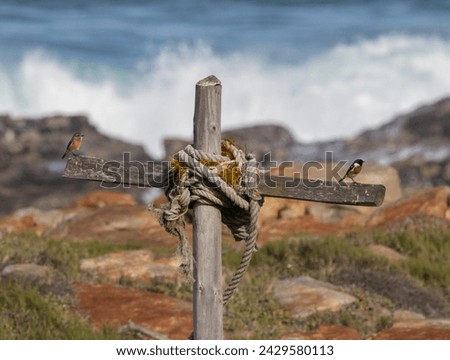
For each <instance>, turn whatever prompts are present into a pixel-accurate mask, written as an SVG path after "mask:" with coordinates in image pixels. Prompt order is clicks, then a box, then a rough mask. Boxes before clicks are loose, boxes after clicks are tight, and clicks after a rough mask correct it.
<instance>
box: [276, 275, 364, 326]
mask: <svg viewBox="0 0 450 360" xmlns="http://www.w3.org/2000/svg"><path fill="white" fill-rule="evenodd" d="M271 291H272V292H273V294H274V296H275V298H276V299H277V300H278V301H279V302H280V304H281V305H282V306H283V307H285V308H287V309H288V311H289V312H290V313H291V314H292V316H294V317H296V318H306V317H308V316H310V315H312V314H314V313H315V312H317V311H326V310H327V311H333V312H335V311H339V310H340V309H342V308H344V307H346V306H348V305H350V304H352V303H354V302H355V301H356V298H354V297H353V296H351V295H349V294H346V293H344V292H341V291H339V290H338V289H337V288H336V287H335V286H333V285H331V284H328V283H325V282H322V281H318V280H314V279H312V278H310V277H308V276H300V277H297V278H293V279H286V280H275V281H274V282H273V283H272V284H271Z"/></svg>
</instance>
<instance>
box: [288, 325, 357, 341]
mask: <svg viewBox="0 0 450 360" xmlns="http://www.w3.org/2000/svg"><path fill="white" fill-rule="evenodd" d="M280 339H281V340H360V339H361V336H360V335H359V333H358V332H357V331H356V330H355V329H352V328H350V327H346V326H338V325H330V324H322V325H320V326H319V328H318V329H317V330H316V331H313V332H303V331H298V332H291V333H287V334H284V335H283V336H281V337H280Z"/></svg>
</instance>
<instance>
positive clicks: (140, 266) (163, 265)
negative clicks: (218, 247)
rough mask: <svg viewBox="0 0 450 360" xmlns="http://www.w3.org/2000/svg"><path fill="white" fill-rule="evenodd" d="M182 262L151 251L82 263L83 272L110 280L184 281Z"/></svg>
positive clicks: (104, 257) (135, 252)
mask: <svg viewBox="0 0 450 360" xmlns="http://www.w3.org/2000/svg"><path fill="white" fill-rule="evenodd" d="M179 265H180V260H177V259H176V258H175V257H173V256H172V257H158V258H156V257H155V255H153V253H152V252H151V251H149V250H134V251H121V252H116V253H110V254H107V255H103V256H99V257H96V258H91V259H85V260H82V261H81V265H80V268H81V270H84V271H88V272H89V273H91V274H94V275H96V276H100V277H106V278H107V279H109V280H112V281H117V280H119V279H121V278H128V279H133V280H134V279H138V280H142V281H149V280H151V279H156V278H157V279H164V280H172V281H177V280H179V281H182V280H183V279H182V277H181V274H180V273H179V272H178V266H179Z"/></svg>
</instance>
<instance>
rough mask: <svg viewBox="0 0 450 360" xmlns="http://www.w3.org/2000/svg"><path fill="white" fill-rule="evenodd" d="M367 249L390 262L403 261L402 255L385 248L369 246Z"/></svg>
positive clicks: (376, 245)
mask: <svg viewBox="0 0 450 360" xmlns="http://www.w3.org/2000/svg"><path fill="white" fill-rule="evenodd" d="M368 248H369V250H370V251H371V252H372V253H374V254H376V255H379V256H382V257H384V258H386V259H388V260H390V261H400V260H404V259H405V256H404V255H402V254H400V253H398V252H397V251H395V250H392V249H391V248H388V247H387V246H383V245H378V244H371V245H369V247H368Z"/></svg>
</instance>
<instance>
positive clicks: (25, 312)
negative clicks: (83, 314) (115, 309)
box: [0, 279, 123, 340]
mask: <svg viewBox="0 0 450 360" xmlns="http://www.w3.org/2000/svg"><path fill="white" fill-rule="evenodd" d="M121 338H123V337H122V336H121V335H120V334H119V333H118V332H117V331H116V330H113V329H109V328H103V329H100V330H94V329H92V327H91V326H90V325H89V323H88V322H87V321H85V320H84V319H82V318H80V317H79V316H77V315H76V314H73V313H72V312H71V311H69V300H68V299H62V298H53V297H51V296H44V295H42V294H41V293H39V292H38V290H37V289H36V288H34V287H31V286H24V285H23V284H18V283H16V282H14V281H10V280H5V279H2V280H1V281H0V339H2V340H16V339H27V340H45V339H57V340H62V339H67V340H72V339H80V340H81V339H86V340H90V339H96V340H100V339H105V340H106V339H121Z"/></svg>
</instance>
